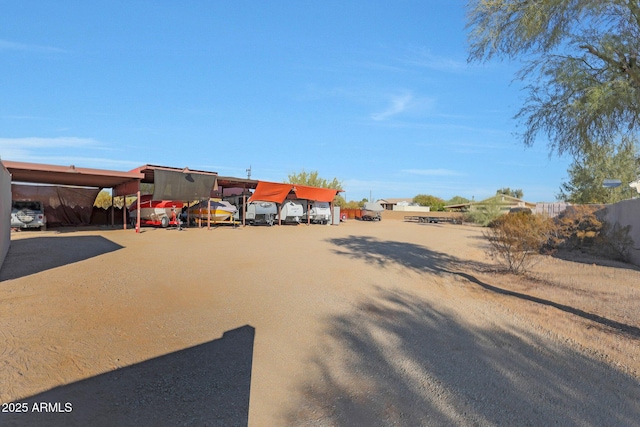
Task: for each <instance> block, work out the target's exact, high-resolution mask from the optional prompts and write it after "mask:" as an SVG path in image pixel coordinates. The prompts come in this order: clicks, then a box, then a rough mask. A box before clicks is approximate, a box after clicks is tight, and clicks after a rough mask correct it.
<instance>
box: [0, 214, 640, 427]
mask: <svg viewBox="0 0 640 427" xmlns="http://www.w3.org/2000/svg"><path fill="white" fill-rule="evenodd" d="M387 219H388V218H386V219H384V220H383V221H382V222H380V223H377V222H375V223H367V222H359V221H349V222H347V223H344V224H341V225H340V226H337V227H335V226H309V227H308V226H280V227H247V228H244V229H243V228H238V229H233V228H226V227H220V228H216V229H213V230H206V229H189V230H187V231H182V232H178V231H176V230H161V229H143V233H141V234H139V235H137V234H135V233H133V232H132V231H123V230H106V229H105V230H94V231H90V230H73V231H70V232H56V231H47V232H42V233H40V232H34V233H27V232H24V233H14V234H12V238H13V242H12V247H11V250H10V252H9V255H8V257H7V259H6V261H5V265H4V266H3V268H2V270H0V280H2V282H0V326H1V328H0V367H1V369H0V402H2V403H3V406H2V408H3V409H4V410H7V411H13V412H14V413H7V412H0V425H5V424H7V425H31V424H33V425H38V424H40V425H42V423H43V422H46V423H48V424H49V425H88V424H91V425H224V426H229V425H246V424H247V423H248V424H249V425H252V426H276V425H313V426H316V425H326V426H334V425H338V426H343V425H344V426H353V425H363V426H375V425H407V426H415V425H452V424H453V425H551V424H558V425H633V424H634V423H636V422H637V420H638V419H640V403H639V402H640V387H639V386H640V346H639V343H640V310H639V308H640V272H639V271H638V270H637V269H635V268H630V266H628V265H624V264H611V263H609V264H608V265H599V262H598V260H593V259H589V258H581V259H576V260H573V261H571V260H566V259H558V258H550V257H541V259H540V262H539V263H538V264H537V265H536V267H535V271H533V272H532V274H531V275H530V276H528V277H520V276H512V275H504V274H498V273H496V269H495V266H494V265H493V264H492V262H491V260H490V259H488V258H487V257H486V255H485V249H484V245H485V243H484V241H483V239H482V238H481V231H480V230H479V229H478V228H475V227H471V226H466V225H464V226H461V225H449V224H446V225H444V224H415V223H404V222H402V221H394V220H387ZM9 402H12V405H9ZM42 402H44V403H45V405H44V407H43V408H44V409H47V410H49V412H48V413H44V414H43V413H41V412H37V409H40V408H41V406H40V405H41V404H42ZM56 402H58V406H55V403H56ZM15 403H18V404H20V406H18V405H16V404H15ZM25 403H26V408H28V410H27V411H26V413H15V411H16V410H20V409H21V408H24V407H25V406H24V405H23V404H25ZM49 403H50V404H51V405H49V406H47V404H49ZM66 403H69V404H71V411H70V412H68V411H67V412H65V411H66V410H68V407H66V408H65V406H64V405H65V404H66ZM34 404H35V405H36V406H35V409H36V410H34Z"/></svg>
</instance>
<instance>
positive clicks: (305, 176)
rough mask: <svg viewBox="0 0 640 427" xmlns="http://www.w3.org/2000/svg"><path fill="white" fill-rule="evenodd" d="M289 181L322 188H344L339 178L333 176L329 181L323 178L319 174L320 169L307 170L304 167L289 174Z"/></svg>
mask: <svg viewBox="0 0 640 427" xmlns="http://www.w3.org/2000/svg"><path fill="white" fill-rule="evenodd" d="M287 182H288V183H291V184H300V185H308V186H310V187H320V188H335V189H336V190H342V189H343V188H342V183H341V182H340V181H338V178H333V179H332V180H331V181H328V180H326V179H324V178H321V177H320V176H319V175H318V171H312V172H306V171H305V170H304V169H303V170H302V172H300V173H292V174H291V175H289V176H288V181H287Z"/></svg>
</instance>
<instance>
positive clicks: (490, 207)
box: [465, 197, 503, 227]
mask: <svg viewBox="0 0 640 427" xmlns="http://www.w3.org/2000/svg"><path fill="white" fill-rule="evenodd" d="M502 214H503V213H502V209H501V204H500V201H499V200H498V198H497V197H492V198H491V199H489V200H487V201H486V202H485V203H483V204H474V205H471V207H470V209H469V212H467V213H466V215H465V221H468V222H473V223H475V224H478V225H481V226H483V227H486V226H488V225H489V224H490V223H491V222H493V221H494V220H496V219H497V218H499V217H500V216H501V215H502Z"/></svg>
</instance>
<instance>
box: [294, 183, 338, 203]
mask: <svg viewBox="0 0 640 427" xmlns="http://www.w3.org/2000/svg"><path fill="white" fill-rule="evenodd" d="M293 191H295V193H296V196H297V197H298V199H307V200H313V201H316V202H331V201H333V199H334V198H335V197H336V194H338V192H339V191H340V190H336V189H334V188H318V187H307V186H306V185H297V184H296V185H295V186H294V187H293Z"/></svg>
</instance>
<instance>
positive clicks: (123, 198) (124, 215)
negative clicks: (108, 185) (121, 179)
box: [122, 196, 127, 230]
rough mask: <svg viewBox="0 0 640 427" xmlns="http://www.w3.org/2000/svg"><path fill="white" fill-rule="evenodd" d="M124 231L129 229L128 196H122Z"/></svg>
mask: <svg viewBox="0 0 640 427" xmlns="http://www.w3.org/2000/svg"><path fill="white" fill-rule="evenodd" d="M122 229H123V230H126V229H127V196H122Z"/></svg>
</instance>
